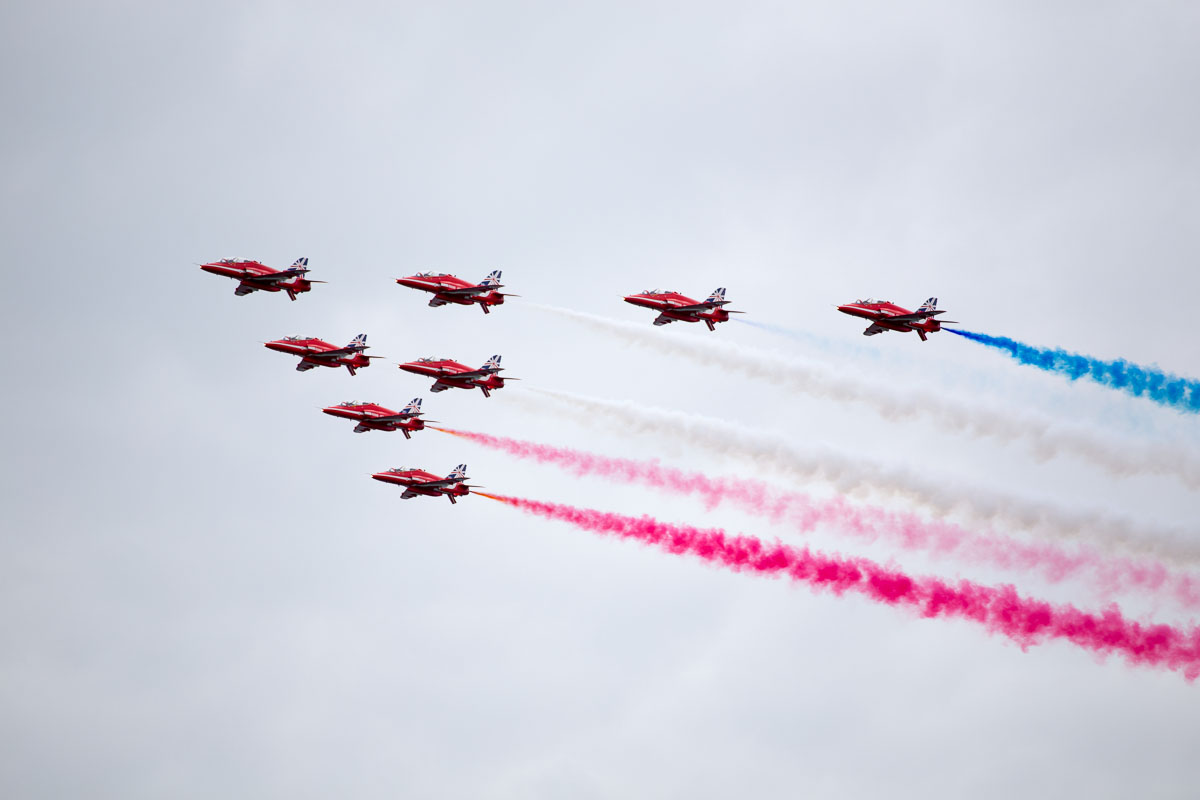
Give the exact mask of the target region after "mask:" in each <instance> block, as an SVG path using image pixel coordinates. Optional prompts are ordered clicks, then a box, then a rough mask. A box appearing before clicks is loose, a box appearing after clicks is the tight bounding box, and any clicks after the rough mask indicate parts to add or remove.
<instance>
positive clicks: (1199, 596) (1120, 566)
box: [428, 426, 1200, 609]
mask: <svg viewBox="0 0 1200 800" xmlns="http://www.w3.org/2000/svg"><path fill="white" fill-rule="evenodd" d="M428 427H433V426H428ZM436 430H439V431H442V432H443V433H449V434H452V435H454V436H460V437H462V438H465V439H468V440H470V441H473V442H476V443H478V444H481V445H483V446H485V447H490V448H492V449H495V450H501V451H503V452H505V453H508V454H510V455H513V456H516V457H518V458H526V459H531V460H533V461H537V462H539V463H542V464H553V465H556V466H560V467H563V468H564V469H567V470H569V471H571V472H573V473H574V474H576V475H599V476H601V477H605V478H609V479H611V480H617V481H622V482H625V483H637V484H641V485H644V486H652V487H654V488H656V489H662V490H665V491H670V492H674V493H676V494H698V495H700V496H702V497H703V498H704V500H705V503H706V504H707V506H708V507H709V508H712V507H715V506H717V505H718V504H720V503H722V502H725V501H728V502H731V503H734V504H735V505H737V506H738V507H739V508H742V509H744V510H746V511H749V512H750V513H752V514H756V515H759V516H765V517H768V518H770V519H771V520H772V521H774V522H779V521H787V522H789V523H791V524H793V525H795V526H796V527H797V528H798V529H799V530H802V531H810V530H812V529H813V528H815V527H816V526H817V525H821V524H825V525H830V526H833V527H835V528H837V529H838V530H840V531H842V532H845V533H849V534H852V535H855V536H859V537H861V538H864V539H867V540H872V541H873V540H874V539H876V538H879V537H885V538H887V539H889V540H891V541H894V542H896V543H897V544H898V545H899V546H901V547H904V548H906V549H910V550H927V551H930V552H932V553H935V554H937V555H941V556H956V557H958V558H962V559H964V560H967V561H973V562H975V563H984V564H991V565H994V566H998V567H1001V568H1004V569H1010V570H1026V571H1027V570H1038V571H1040V572H1041V573H1042V575H1043V576H1044V577H1045V578H1046V579H1047V580H1050V581H1052V582H1057V581H1060V580H1063V579H1065V578H1068V577H1071V576H1073V575H1078V574H1080V573H1083V572H1088V573H1090V574H1091V575H1093V576H1094V578H1095V579H1096V582H1097V583H1098V585H1099V587H1100V589H1101V590H1102V591H1103V592H1105V593H1108V594H1111V593H1113V592H1117V591H1120V590H1121V589H1123V588H1126V587H1136V588H1138V589H1143V590H1148V591H1168V592H1170V593H1171V594H1172V595H1173V596H1174V598H1175V600H1176V601H1177V602H1179V603H1180V604H1181V605H1182V606H1184V607H1185V608H1192V609H1196V608H1200V582H1198V581H1197V580H1196V579H1195V578H1193V577H1192V576H1190V575H1179V574H1174V573H1173V572H1172V571H1171V570H1169V569H1167V568H1166V567H1165V566H1163V565H1162V564H1160V563H1157V562H1152V561H1146V560H1133V559H1128V558H1116V557H1110V556H1105V555H1104V554H1102V553H1100V552H1099V551H1097V550H1095V549H1093V548H1087V547H1083V546H1080V547H1078V548H1077V549H1076V550H1075V551H1074V552H1068V551H1066V550H1064V549H1063V548H1061V547H1057V546H1055V545H1051V544H1045V543H1039V544H1032V543H1026V542H1020V541H1014V540H1010V539H1005V538H1003V537H1000V536H995V535H984V534H976V533H971V532H969V531H967V530H964V529H963V528H961V527H959V526H958V525H953V524H951V523H946V522H931V521H928V520H923V519H921V518H920V517H918V516H917V515H915V514H911V513H901V512H894V511H888V510H886V509H882V508H879V507H877V506H869V505H863V506H855V505H851V504H849V503H847V502H846V501H845V500H843V499H842V498H833V499H817V498H814V497H810V496H808V495H806V494H803V493H801V492H783V491H778V490H776V489H774V488H772V487H770V486H768V485H767V484H764V483H761V482H758V481H753V480H746V479H738V478H721V479H714V478H709V477H707V476H706V475H703V474H700V473H697V472H684V471H683V470H679V469H675V468H673V467H664V466H662V465H661V464H659V463H658V462H656V461H636V460H634V459H629V458H609V457H607V456H601V455H596V454H594V453H587V452H584V451H581V450H572V449H570V448H566V447H554V446H551V445H544V444H538V443H536V442H526V441H522V440H520V439H510V438H507V437H503V436H491V435H489V434H486V433H473V432H470V431H459V430H453V429H449V428H436Z"/></svg>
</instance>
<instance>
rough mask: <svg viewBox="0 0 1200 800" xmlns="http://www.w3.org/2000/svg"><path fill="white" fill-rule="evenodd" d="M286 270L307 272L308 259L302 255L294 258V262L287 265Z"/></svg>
mask: <svg viewBox="0 0 1200 800" xmlns="http://www.w3.org/2000/svg"><path fill="white" fill-rule="evenodd" d="M288 272H299V273H302V274H303V273H305V272H308V259H307V258H304V257H303V256H302V257H300V258H297V259H296V262H295V263H294V264H292V265H291V266H290V267H288Z"/></svg>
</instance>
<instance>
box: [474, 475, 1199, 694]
mask: <svg viewBox="0 0 1200 800" xmlns="http://www.w3.org/2000/svg"><path fill="white" fill-rule="evenodd" d="M492 499H494V500H499V501H501V502H503V503H507V504H509V505H512V506H515V507H517V508H519V509H521V510H522V511H525V512H527V513H530V514H535V515H537V516H540V517H546V518H548V519H556V520H561V521H563V522H569V523H570V524H572V525H575V526H576V527H579V528H582V529H584V530H588V531H593V532H595V533H599V534H601V535H610V536H617V537H620V538H622V539H635V540H637V541H640V542H642V543H643V544H649V545H657V546H658V547H660V548H662V549H663V550H666V551H667V552H669V553H675V554H677V555H694V556H697V557H698V558H700V559H702V560H704V561H708V562H711V563H714V564H720V565H722V566H725V567H729V568H730V569H732V570H734V571H735V572H752V573H755V574H758V575H765V576H769V577H773V576H776V575H787V576H788V577H790V578H791V579H792V580H794V581H800V582H804V583H807V584H809V585H810V586H812V587H813V588H815V589H824V590H828V591H832V592H833V593H834V594H837V595H841V594H844V593H846V592H857V593H859V594H861V595H865V596H866V597H868V598H870V599H871V600H874V601H875V602H877V603H883V604H885V605H889V606H901V607H905V608H910V609H913V610H914V611H916V612H917V613H918V614H920V615H921V616H922V617H930V618H933V617H951V618H960V619H969V620H972V621H974V622H977V623H979V624H981V625H983V626H984V627H985V628H986V629H987V630H988V631H989V632H991V633H999V634H1002V635H1004V636H1007V637H1008V638H1009V639H1012V640H1013V641H1014V642H1016V643H1017V644H1018V645H1020V647H1021V649H1022V650H1024V649H1026V648H1028V647H1030V646H1032V645H1036V644H1041V643H1042V642H1045V641H1047V640H1050V639H1065V640H1067V641H1069V642H1071V643H1073V644H1075V645H1076V646H1078V647H1082V648H1083V649H1085V650H1090V651H1092V652H1094V653H1096V654H1098V655H1100V656H1105V655H1108V654H1109V653H1120V654H1121V655H1122V656H1123V657H1124V658H1125V660H1126V661H1127V662H1129V663H1130V664H1136V665H1141V666H1149V667H1165V668H1167V669H1169V670H1172V671H1176V672H1182V673H1183V676H1184V678H1186V679H1187V680H1188V681H1189V682H1190V681H1194V680H1195V679H1196V678H1197V677H1198V676H1200V628H1195V627H1194V628H1192V629H1191V630H1184V629H1181V628H1176V627H1173V626H1171V625H1151V624H1142V623H1139V622H1133V621H1130V620H1127V619H1125V617H1124V616H1123V615H1122V614H1121V611H1120V609H1119V608H1117V606H1116V605H1115V604H1113V605H1110V606H1109V607H1108V608H1107V609H1105V610H1104V611H1103V612H1101V613H1098V614H1096V613H1089V612H1085V611H1080V610H1079V609H1077V608H1075V607H1074V606H1070V605H1053V604H1051V603H1048V602H1045V601H1043V600H1035V599H1033V598H1027V597H1022V596H1020V595H1019V594H1017V590H1016V589H1015V588H1013V587H1012V586H1007V585H1006V586H983V585H980V584H977V583H972V582H971V581H966V580H962V581H959V582H958V583H957V584H950V583H947V582H945V581H942V580H939V579H937V578H927V577H921V578H913V577H909V576H908V575H905V574H904V573H902V572H899V571H897V570H894V569H888V568H886V567H884V566H882V565H880V564H876V563H875V562H873V561H870V560H868V559H865V558H842V557H838V556H827V555H822V554H819V553H814V552H812V551H810V550H809V549H808V548H796V547H789V546H787V545H784V544H781V543H779V542H775V543H773V544H771V543H764V542H762V541H761V540H759V539H755V538H754V537H751V536H729V535H727V534H726V533H725V532H724V531H722V530H719V529H715V528H710V529H707V530H706V529H702V528H694V527H692V526H690V525H672V524H669V523H665V522H659V521H658V520H655V519H652V518H651V517H648V516H643V517H627V516H623V515H621V514H610V513H606V512H603V511H595V510H592V509H586V508H575V507H573V506H567V505H560V504H558V503H543V502H541V501H538V500H525V499H522V498H517V497H504V496H502V495H492Z"/></svg>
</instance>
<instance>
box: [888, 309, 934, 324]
mask: <svg viewBox="0 0 1200 800" xmlns="http://www.w3.org/2000/svg"><path fill="white" fill-rule="evenodd" d="M945 313H946V312H945V311H918V312H915V313H912V314H897V315H896V316H894V317H887V318H886V319H887V321H888V322H924V321H925V320H927V319H929V318H930V317H933V316H937V315H938V314H945Z"/></svg>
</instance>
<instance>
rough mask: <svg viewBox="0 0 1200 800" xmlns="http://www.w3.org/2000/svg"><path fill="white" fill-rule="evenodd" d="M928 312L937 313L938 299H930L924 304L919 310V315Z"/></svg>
mask: <svg viewBox="0 0 1200 800" xmlns="http://www.w3.org/2000/svg"><path fill="white" fill-rule="evenodd" d="M927 311H937V298H936V297H931V298H929V299H928V300H926V301H925V302H924V303H922V304H921V307H920V308H918V309H917V313H918V314H922V313H924V312H927Z"/></svg>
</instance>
